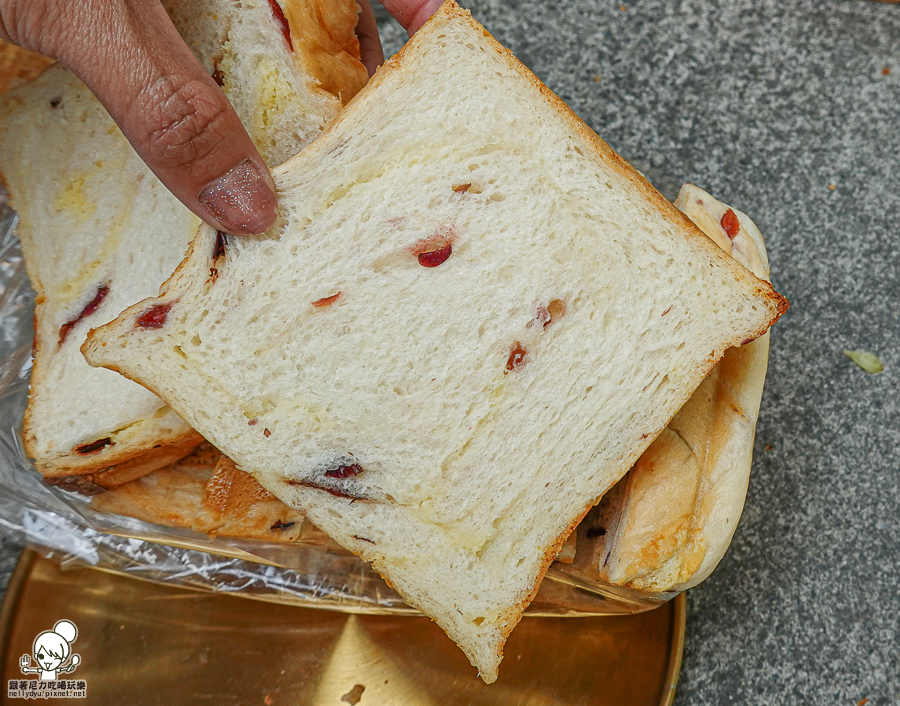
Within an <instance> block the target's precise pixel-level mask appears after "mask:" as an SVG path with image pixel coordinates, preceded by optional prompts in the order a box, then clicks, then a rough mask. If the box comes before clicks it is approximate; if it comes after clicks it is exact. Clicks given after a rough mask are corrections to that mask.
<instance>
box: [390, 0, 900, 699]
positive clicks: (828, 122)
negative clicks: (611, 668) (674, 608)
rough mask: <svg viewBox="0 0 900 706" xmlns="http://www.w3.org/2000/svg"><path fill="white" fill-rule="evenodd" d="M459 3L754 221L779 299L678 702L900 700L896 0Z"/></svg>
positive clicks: (603, 130) (609, 125)
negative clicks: (892, 0)
mask: <svg viewBox="0 0 900 706" xmlns="http://www.w3.org/2000/svg"><path fill="white" fill-rule="evenodd" d="M462 4H463V5H465V6H466V7H469V8H470V9H471V10H472V11H473V14H474V15H475V17H476V19H478V20H479V21H481V22H483V23H484V24H485V25H486V26H487V27H488V29H489V30H490V31H491V32H492V33H493V34H494V36H495V37H497V39H499V40H500V41H501V42H502V43H504V44H506V45H507V46H509V47H510V48H512V50H513V51H514V52H515V54H516V55H517V56H518V57H519V58H520V59H521V60H522V61H523V62H524V63H525V64H526V65H527V66H528V67H529V68H531V70H532V71H534V72H535V73H536V74H537V75H538V77H539V78H541V79H542V80H543V81H544V82H545V83H546V84H547V85H548V86H549V87H550V88H551V89H553V90H554V91H555V92H556V93H558V94H559V95H560V96H562V97H563V98H564V99H565V100H566V101H567V102H568V103H569V104H570V105H571V106H572V108H573V109H574V110H575V112H576V113H578V114H579V115H580V116H582V117H583V118H584V119H585V121H586V122H587V123H588V124H589V125H590V126H591V127H592V128H594V129H595V130H596V131H597V132H598V133H599V134H600V136H601V137H603V138H604V139H605V140H607V141H608V142H609V143H610V144H611V145H612V146H613V147H614V148H615V149H616V150H618V151H619V152H620V153H621V154H622V155H623V156H624V157H625V158H626V159H628V160H629V161H631V162H632V163H633V164H634V165H635V166H636V167H637V168H638V169H640V170H641V171H642V172H644V174H646V175H647V177H648V178H649V179H650V181H651V182H653V183H654V184H655V185H656V186H657V187H658V188H659V189H660V190H661V191H662V192H663V193H664V194H665V195H666V196H669V197H670V198H672V197H674V195H675V194H676V193H677V190H678V187H679V186H680V185H681V184H682V183H683V182H685V181H691V182H694V183H695V184H697V185H699V186H701V187H703V188H705V189H707V190H709V191H711V192H712V193H713V194H714V195H716V196H718V197H719V198H721V199H723V200H725V201H727V202H729V203H731V204H732V205H734V206H735V207H737V208H739V209H741V210H743V211H745V212H746V213H748V214H750V215H751V216H752V217H753V218H754V219H755V220H756V222H757V223H758V224H759V226H760V228H761V229H762V231H763V233H764V234H765V235H766V237H767V242H768V247H769V254H770V258H771V263H772V273H773V278H774V280H775V283H776V285H777V287H778V288H779V290H780V291H781V292H783V293H784V294H785V295H786V296H787V297H788V298H789V299H790V300H791V304H792V307H791V310H790V312H789V313H788V314H787V315H786V316H785V317H784V319H783V320H782V321H781V322H780V323H779V324H778V325H777V326H776V327H775V330H774V333H773V340H772V355H771V363H770V370H769V378H768V382H767V388H766V394H765V398H764V400H763V408H762V414H761V418H760V423H759V428H758V434H757V444H756V461H755V464H754V469H753V477H752V481H751V486H750V492H749V496H748V498H747V506H746V510H745V512H744V517H743V520H742V521H741V524H740V527H739V528H738V531H737V535H736V537H735V540H734V543H733V545H732V547H731V550H730V552H729V554H728V555H727V556H726V558H725V559H724V561H723V562H722V564H721V565H720V566H719V568H718V570H717V571H716V572H715V573H714V574H713V576H712V577H711V578H710V579H709V580H708V581H706V582H705V583H704V584H702V585H701V586H699V587H697V588H696V589H694V590H692V591H690V593H689V596H688V605H689V614H688V634H687V644H686V648H685V655H684V668H683V671H682V675H681V684H680V686H679V690H678V696H677V699H676V704H678V706H687V705H688V704H691V705H701V704H710V705H713V704H715V705H716V706H724V705H725V704H773V705H776V704H777V705H781V704H817V705H818V704H830V705H834V706H837V705H840V704H846V705H847V706H852V705H855V704H857V703H858V702H860V701H862V700H863V699H866V698H868V706H888V705H889V704H890V705H894V706H896V705H897V704H900V519H898V518H900V450H898V447H900V402H898V398H900V313H898V312H900V254H898V250H900V5H890V4H884V3H873V2H866V1H864V0H819V1H818V2H813V1H811V0H790V1H788V0H777V1H776V0H624V1H623V3H620V2H619V0H614V1H613V0H517V1H515V2H513V1H510V0H469V1H468V2H463V3H462ZM385 24H386V25H389V28H388V29H386V31H385V33H384V36H385V37H386V38H387V42H388V45H389V46H388V49H389V50H390V51H393V50H395V49H396V48H397V47H398V46H399V43H400V42H401V41H402V39H403V34H402V32H400V31H399V30H398V29H397V28H396V26H395V25H392V24H391V23H388V22H385ZM885 69H888V70H889V73H887V74H886V73H885ZM845 348H854V349H855V348H862V349H867V350H870V351H874V352H875V353H877V354H878V355H879V356H880V357H881V358H882V360H883V361H884V365H885V372H884V373H883V374H881V375H878V376H870V375H867V374H866V373H864V372H862V371H861V370H860V369H858V368H856V367H855V366H854V365H853V364H852V363H851V362H850V361H849V360H847V359H846V358H845V357H844V355H843V353H842V350H843V349H845Z"/></svg>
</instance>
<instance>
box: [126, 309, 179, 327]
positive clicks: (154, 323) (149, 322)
mask: <svg viewBox="0 0 900 706" xmlns="http://www.w3.org/2000/svg"><path fill="white" fill-rule="evenodd" d="M171 308H172V305H171V304H154V305H153V306H151V307H150V308H149V309H147V311H145V312H144V313H143V314H141V315H140V316H139V317H137V320H136V321H135V322H134V325H135V326H136V327H138V328H162V327H163V326H165V325H166V319H167V318H168V316H169V309H171Z"/></svg>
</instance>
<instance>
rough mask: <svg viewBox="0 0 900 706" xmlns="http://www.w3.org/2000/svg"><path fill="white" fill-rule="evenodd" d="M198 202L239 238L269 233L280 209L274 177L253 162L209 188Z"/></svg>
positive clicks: (225, 176) (233, 171)
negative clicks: (267, 231) (277, 209)
mask: <svg viewBox="0 0 900 706" xmlns="http://www.w3.org/2000/svg"><path fill="white" fill-rule="evenodd" d="M197 200H198V201H199V202H200V205H201V206H202V207H203V208H204V209H206V211H207V213H209V215H210V217H211V218H212V219H213V220H215V221H216V223H217V224H218V226H219V227H220V228H221V229H222V230H225V231H228V232H229V233H234V234H235V235H250V234H253V233H262V232H264V231H266V230H268V229H269V228H271V227H272V224H273V223H274V222H275V210H276V208H277V207H278V201H277V199H276V198H275V183H274V182H273V181H272V176H271V174H269V172H268V170H267V169H264V168H262V169H261V168H259V167H257V166H256V165H255V164H254V163H253V161H252V160H250V159H245V160H244V161H243V162H241V163H240V164H239V165H237V166H236V167H235V168H234V169H232V170H231V171H230V172H228V173H227V174H225V175H224V176H222V177H220V178H219V179H217V180H216V181H214V182H212V183H211V184H209V185H208V186H206V187H205V188H204V189H203V191H201V192H200V194H199V195H198V196H197Z"/></svg>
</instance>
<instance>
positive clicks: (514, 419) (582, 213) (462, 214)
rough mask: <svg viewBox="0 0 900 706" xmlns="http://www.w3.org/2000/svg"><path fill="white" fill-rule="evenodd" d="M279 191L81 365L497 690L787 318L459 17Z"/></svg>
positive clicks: (390, 66)
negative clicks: (697, 395)
mask: <svg viewBox="0 0 900 706" xmlns="http://www.w3.org/2000/svg"><path fill="white" fill-rule="evenodd" d="M274 176H275V180H276V184H277V186H278V190H279V203H280V208H281V211H280V217H279V221H278V222H277V224H276V226H275V227H274V228H273V229H272V231H271V232H270V233H268V234H266V235H262V236H257V237H252V238H240V239H237V238H232V237H226V236H222V235H218V234H216V233H215V232H214V231H211V230H204V231H203V232H201V234H200V235H199V236H198V238H197V239H196V240H195V241H194V243H193V244H192V246H191V251H190V254H189V256H188V258H187V259H186V260H185V262H183V263H182V265H181V266H180V267H179V268H178V270H177V271H176V272H175V274H174V275H173V277H172V278H171V279H170V280H169V281H168V282H167V283H166V285H165V287H164V288H163V291H162V294H161V295H160V296H159V297H158V298H156V299H150V300H147V301H144V302H141V303H140V304H138V305H135V306H133V307H131V308H130V309H128V310H127V311H126V312H124V313H123V314H122V315H121V316H120V317H119V318H118V319H117V320H116V321H114V322H112V323H110V324H108V325H106V326H103V327H101V328H100V329H97V330H95V331H93V332H92V333H91V335H90V336H89V337H88V341H87V343H86V344H85V346H84V347H83V351H84V352H85V355H86V356H87V359H88V361H89V362H90V363H91V364H92V365H102V366H106V367H109V368H112V369H116V370H118V371H120V372H122V373H123V374H125V375H126V376H128V377H130V378H131V379H134V380H137V381H138V382H140V383H141V384H144V385H147V386H148V387H149V388H150V389H152V390H153V391H154V392H156V393H157V394H159V395H160V396H161V397H163V399H165V400H166V401H167V402H168V403H169V404H170V405H172V407H173V408H174V409H176V410H178V412H179V413H180V414H182V415H184V416H185V418H186V419H188V420H189V421H190V422H191V424H192V425H194V426H195V428H197V429H199V430H201V431H202V432H203V434H204V435H205V436H206V437H207V438H208V439H210V440H211V441H212V442H213V443H214V444H216V446H218V447H219V448H221V449H222V451H223V452H224V453H226V454H227V455H228V456H229V457H231V458H233V459H234V460H235V462H236V463H237V465H238V467H240V468H242V469H244V470H246V471H248V472H250V473H251V474H253V475H254V477H256V479H257V480H259V482H260V483H261V484H262V485H263V486H264V487H265V488H266V489H267V490H269V491H270V492H271V493H272V494H273V495H275V496H276V497H278V498H280V499H281V500H282V501H284V502H285V503H286V504H288V505H290V506H291V507H295V508H298V509H302V510H304V511H305V512H306V513H307V516H308V517H309V518H310V520H312V522H313V523H315V524H316V525H317V526H318V527H319V528H321V529H322V530H324V531H325V532H326V533H327V534H329V535H330V536H331V537H332V538H333V539H334V540H336V541H337V542H338V543H339V544H341V545H342V546H344V547H346V548H347V549H350V550H351V551H353V552H355V553H357V554H358V555H359V556H361V557H362V558H363V559H365V560H366V561H369V562H372V564H373V566H374V567H375V568H376V569H377V570H378V571H379V572H380V573H381V575H382V576H384V577H385V579H386V580H387V581H388V582H389V583H390V584H391V585H393V587H394V588H395V589H396V590H397V591H398V592H399V593H400V594H401V595H402V596H403V597H404V599H405V600H406V601H407V602H408V603H409V604H411V605H413V606H415V607H416V608H418V609H420V610H421V611H422V612H424V613H426V614H427V615H429V616H431V617H432V618H434V619H435V620H436V621H437V623H438V624H439V625H440V626H441V627H442V628H443V629H444V630H445V631H446V632H447V633H448V634H449V635H450V636H451V637H452V638H453V639H454V640H455V641H456V642H457V643H458V644H459V646H460V647H461V648H462V649H463V651H464V652H465V653H466V655H467V656H468V657H469V659H470V660H471V661H472V663H473V664H474V665H476V666H477V667H478V669H479V670H480V673H481V676H482V677H483V678H484V679H485V680H486V681H488V682H490V681H493V680H494V679H496V677H497V669H498V666H499V662H500V659H501V655H502V647H503V644H504V642H505V640H506V637H507V635H508V634H509V632H510V631H511V630H512V629H513V627H514V626H515V625H516V623H517V622H518V621H519V619H520V617H521V615H522V611H523V610H524V608H525V606H526V605H527V604H528V603H529V602H530V600H531V599H532V598H533V596H534V594H535V592H536V591H537V588H538V584H539V582H540V579H541V577H542V576H543V574H544V572H545V571H546V569H547V566H548V564H549V563H550V561H551V560H552V559H553V557H554V556H555V555H556V554H557V552H558V550H559V548H560V547H561V545H562V544H563V542H564V541H565V539H566V537H567V536H568V534H569V533H570V532H571V531H572V530H573V529H574V527H575V525H576V524H577V523H578V521H579V520H580V519H581V518H582V516H583V515H584V514H585V513H586V512H587V510H588V509H589V508H590V507H591V506H592V505H593V504H594V503H595V502H597V500H598V499H599V498H600V496H601V495H603V493H604V492H606V490H607V489H609V488H610V487H611V486H612V485H613V484H614V483H615V482H616V481H617V480H618V479H619V478H620V477H622V476H623V475H624V474H625V473H626V472H627V470H628V469H629V468H630V467H631V466H632V465H633V464H634V462H635V461H636V460H637V458H638V457H639V456H640V454H641V453H642V452H643V451H644V450H645V449H646V447H647V446H648V445H649V444H650V443H651V442H652V441H653V439H654V437H655V436H656V435H657V434H659V432H660V431H661V430H662V429H663V428H664V427H665V425H666V423H667V422H668V421H669V419H670V418H671V417H672V415H673V414H674V413H675V412H676V411H677V410H678V409H679V408H680V407H681V406H682V404H684V402H685V401H686V400H687V398H688V397H689V396H690V394H691V393H692V392H693V390H694V388H695V387H696V386H697V385H698V384H699V383H700V381H701V380H702V379H703V378H704V377H705V375H706V374H707V373H708V372H709V370H710V369H711V368H712V367H713V365H714V364H715V362H716V361H717V360H718V358H719V357H720V356H721V355H722V353H723V352H724V351H725V350H726V349H727V348H729V347H731V346H734V345H737V344H739V343H741V342H742V341H745V340H748V339H752V338H755V337H758V336H760V335H762V334H763V333H765V331H766V329H767V328H768V327H769V325H770V324H771V323H772V322H773V321H774V320H776V319H777V318H778V316H779V315H780V314H781V313H782V312H783V311H784V309H785V308H786V306H787V303H786V302H785V300H784V299H783V298H782V297H781V296H780V295H778V294H777V293H775V292H774V290H773V289H772V288H771V286H770V285H769V284H768V283H766V282H763V281H760V280H758V279H757V278H756V277H754V276H753V275H751V274H750V273H748V272H747V271H746V270H745V269H744V268H742V267H741V266H740V265H738V264H737V263H735V262H734V261H733V260H732V259H731V258H729V257H727V256H726V255H725V254H724V253H722V251H721V250H720V249H719V248H717V247H716V246H715V245H714V244H713V243H711V242H710V241H709V239H708V238H706V237H705V236H704V235H703V234H702V233H700V232H699V231H698V230H697V229H696V227H695V226H694V225H693V224H691V222H690V221H689V220H688V219H687V218H685V217H684V216H683V215H682V214H681V213H680V212H679V211H678V210H677V209H675V208H674V207H673V206H672V204H670V203H669V202H668V201H666V200H665V199H664V198H663V197H662V196H661V195H660V194H659V193H657V192H656V191H655V190H654V189H653V188H652V187H651V186H650V185H649V184H648V183H647V182H646V181H645V180H644V179H643V178H641V177H640V176H639V175H638V174H637V173H636V172H635V171H634V169H632V168H631V167H630V166H629V165H627V164H626V163H625V162H624V161H623V160H622V159H621V158H620V157H619V156H618V155H616V154H615V153H614V152H613V151H612V150H611V149H610V148H609V147H608V146H607V145H606V144H605V143H604V142H602V141H601V140H600V139H599V138H598V137H597V136H596V135H595V134H594V133H593V132H591V131H590V129H589V128H587V126H585V125H584V123H582V122H581V121H580V120H579V119H578V118H577V117H576V116H575V115H574V114H573V113H572V112H571V111H570V110H569V109H568V108H567V107H566V106H565V104H564V103H563V102H562V101H560V100H559V99H558V98H557V97H556V96H554V95H553V94H552V93H551V92H550V91H549V90H548V89H547V88H546V87H544V86H543V85H542V84H541V83H540V82H539V81H538V80H537V79H536V78H535V77H534V76H533V75H532V74H531V73H530V72H529V71H528V70H527V69H525V67H523V66H522V65H521V64H519V63H518V62H517V61H516V60H515V58H514V57H513V56H512V54H511V53H510V52H509V51H508V50H506V49H504V48H503V47H501V46H500V45H499V44H497V42H496V41H494V39H493V38H492V37H490V35H489V34H488V33H487V32H486V31H485V30H484V28H483V27H481V26H480V25H479V24H477V23H476V22H475V21H474V20H472V18H471V17H470V15H469V14H468V12H466V11H464V10H461V9H460V8H459V6H458V5H456V4H455V3H453V2H445V3H444V5H443V6H442V7H441V9H440V10H439V11H438V12H437V13H436V14H435V16H434V17H433V18H432V19H431V20H429V22H428V23H426V25H425V26H424V27H423V28H422V29H421V30H419V32H417V33H416V35H415V36H414V37H413V38H412V39H411V40H410V42H409V43H408V44H407V45H406V47H405V48H404V49H403V50H402V51H401V52H400V53H399V54H398V55H397V56H395V57H394V58H393V59H392V60H391V61H389V62H388V63H387V64H386V65H385V66H384V67H383V68H382V69H381V70H380V71H379V72H378V73H377V74H376V76H375V77H374V78H373V79H372V81H371V82H370V83H369V85H368V86H367V87H366V88H364V89H363V90H362V91H360V93H359V94H358V95H357V97H356V99H354V101H353V102H352V103H351V104H350V105H348V106H347V107H346V108H345V109H344V111H343V112H342V113H341V114H340V115H339V116H338V118H337V120H336V121H335V122H334V123H332V124H331V125H330V126H329V127H328V128H327V129H326V130H325V131H324V132H323V133H322V134H321V135H320V136H319V137H318V138H316V139H315V140H314V141H313V142H312V143H310V145H309V146H308V147H307V148H306V149H304V150H303V152H301V153H300V154H299V155H297V156H296V157H294V158H293V159H291V160H289V161H288V162H286V163H285V164H284V165H282V166H281V167H279V168H278V169H276V170H275V174H274Z"/></svg>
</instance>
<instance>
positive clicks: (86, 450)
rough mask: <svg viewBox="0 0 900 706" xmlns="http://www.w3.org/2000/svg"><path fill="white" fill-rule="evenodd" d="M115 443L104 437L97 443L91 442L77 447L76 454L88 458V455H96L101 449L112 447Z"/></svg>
mask: <svg viewBox="0 0 900 706" xmlns="http://www.w3.org/2000/svg"><path fill="white" fill-rule="evenodd" d="M112 443H113V441H112V439H110V438H109V437H108V436H104V437H103V438H102V439H97V440H96V441H89V442H88V443H86V444H82V445H81V446H76V447H75V453H78V454H81V455H82V456H86V455H87V454H92V453H96V452H97V451H99V450H100V449H103V448H106V447H107V446H110V445H112Z"/></svg>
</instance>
